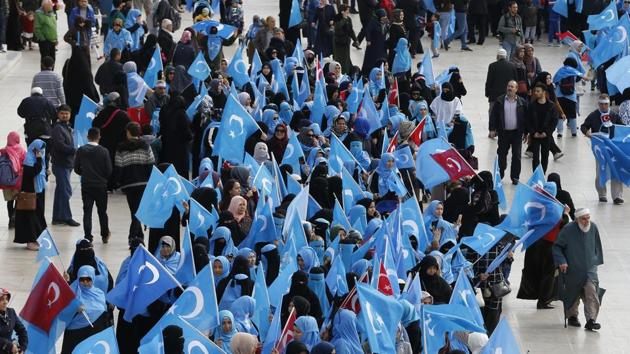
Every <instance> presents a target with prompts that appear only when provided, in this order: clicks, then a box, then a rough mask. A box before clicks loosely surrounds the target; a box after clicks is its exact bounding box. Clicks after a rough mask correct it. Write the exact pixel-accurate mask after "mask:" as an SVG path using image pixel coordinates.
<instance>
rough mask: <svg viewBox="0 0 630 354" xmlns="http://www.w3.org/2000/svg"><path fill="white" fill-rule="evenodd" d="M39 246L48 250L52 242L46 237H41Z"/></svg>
mask: <svg viewBox="0 0 630 354" xmlns="http://www.w3.org/2000/svg"><path fill="white" fill-rule="evenodd" d="M44 243H46V247H44ZM39 247H44V248H45V249H47V250H49V249H51V248H52V243H51V242H50V240H49V239H48V237H42V242H40V243H39Z"/></svg>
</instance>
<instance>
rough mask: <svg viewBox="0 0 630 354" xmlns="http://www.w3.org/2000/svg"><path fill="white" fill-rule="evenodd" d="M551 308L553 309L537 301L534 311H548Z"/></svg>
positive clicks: (549, 305)
mask: <svg viewBox="0 0 630 354" xmlns="http://www.w3.org/2000/svg"><path fill="white" fill-rule="evenodd" d="M552 308H553V306H551V304H550V303H546V304H545V303H542V302H540V301H539V302H538V303H537V304H536V309H538V310H549V309H552Z"/></svg>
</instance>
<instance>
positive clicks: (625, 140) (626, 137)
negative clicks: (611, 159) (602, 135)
mask: <svg viewBox="0 0 630 354" xmlns="http://www.w3.org/2000/svg"><path fill="white" fill-rule="evenodd" d="M628 70H630V69H628ZM628 140H630V134H628V135H626V136H625V137H624V138H623V139H621V142H622V143H626V142H627V141H628Z"/></svg>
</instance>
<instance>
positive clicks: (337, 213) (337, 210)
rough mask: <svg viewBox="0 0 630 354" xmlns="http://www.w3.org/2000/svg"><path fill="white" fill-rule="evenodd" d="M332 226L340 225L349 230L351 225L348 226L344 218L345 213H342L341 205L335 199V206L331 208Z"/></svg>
mask: <svg viewBox="0 0 630 354" xmlns="http://www.w3.org/2000/svg"><path fill="white" fill-rule="evenodd" d="M333 225H341V226H343V227H344V228H345V229H346V230H350V229H351V228H352V225H350V220H348V217H347V216H346V213H345V212H344V211H343V208H342V207H341V204H339V201H338V200H337V198H335V206H334V207H333Z"/></svg>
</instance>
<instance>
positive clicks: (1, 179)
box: [0, 155, 20, 186]
mask: <svg viewBox="0 0 630 354" xmlns="http://www.w3.org/2000/svg"><path fill="white" fill-rule="evenodd" d="M19 178H20V176H19V175H18V174H17V173H15V171H13V164H12V163H11V159H9V157H8V156H7V155H2V156H0V185H2V186H15V185H16V184H17V183H18V179H19Z"/></svg>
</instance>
